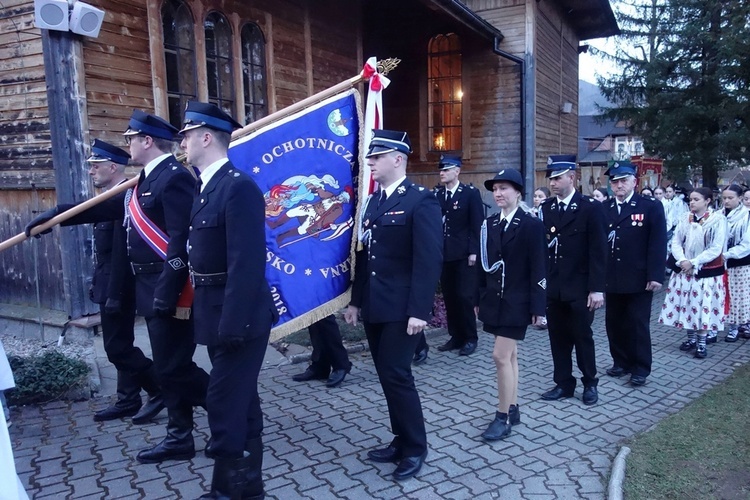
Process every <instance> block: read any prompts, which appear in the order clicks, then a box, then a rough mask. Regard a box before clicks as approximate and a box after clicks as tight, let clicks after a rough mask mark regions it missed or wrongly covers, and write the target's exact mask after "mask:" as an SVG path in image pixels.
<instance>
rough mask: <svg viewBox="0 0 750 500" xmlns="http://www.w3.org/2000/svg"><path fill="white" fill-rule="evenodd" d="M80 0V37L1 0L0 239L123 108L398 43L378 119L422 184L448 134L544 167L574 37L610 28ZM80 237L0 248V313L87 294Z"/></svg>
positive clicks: (562, 127)
mask: <svg viewBox="0 0 750 500" xmlns="http://www.w3.org/2000/svg"><path fill="white" fill-rule="evenodd" d="M39 1H40V0H36V2H39ZM86 3H88V4H89V5H92V6H94V7H96V8H98V9H101V10H103V11H104V20H103V24H102V27H101V30H100V32H99V34H98V36H97V37H95V38H93V37H86V36H81V35H77V34H74V33H71V32H67V31H65V32H64V31H52V30H41V29H39V28H38V27H37V26H36V25H35V21H34V17H35V10H34V9H35V1H34V0H4V1H3V11H2V12H1V13H0V239H2V240H5V239H7V238H10V237H11V236H13V235H16V234H18V233H20V232H22V231H23V227H24V225H25V223H26V222H28V221H29V220H30V219H31V218H32V217H33V216H34V214H36V213H38V212H40V211H43V210H46V209H48V208H50V207H51V206H53V205H54V204H56V203H57V202H58V201H59V202H72V201H81V200H84V199H86V198H89V197H91V196H92V195H93V194H95V193H94V189H93V187H92V185H91V183H90V181H89V179H88V175H87V167H86V166H85V158H86V157H87V155H88V148H89V144H90V143H91V142H92V141H93V139H96V138H99V139H103V140H106V141H109V142H112V143H114V144H118V145H120V146H122V147H125V141H124V137H123V136H122V135H121V134H122V132H123V131H124V130H125V128H126V127H127V121H128V118H129V116H130V114H131V112H132V110H133V108H140V109H143V110H146V111H149V112H155V113H156V114H158V115H160V116H162V117H164V118H167V119H168V120H170V121H171V122H172V123H173V124H175V125H178V124H179V123H180V121H181V118H182V110H183V109H184V108H185V103H186V102H187V101H189V100H193V99H198V100H202V101H211V102H214V103H216V104H218V105H219V106H221V107H222V108H224V109H225V110H227V111H228V112H230V113H231V114H232V115H233V116H234V117H235V118H236V119H237V120H238V121H239V122H241V123H248V122H251V121H253V120H255V119H257V118H260V117H263V116H265V115H267V114H269V113H272V112H274V111H276V110H279V109H282V108H284V107H286V106H288V105H290V104H293V103H295V102H297V101H300V100H302V99H304V98H305V97H308V96H310V95H312V94H314V93H316V92H318V91H321V90H323V89H325V88H327V87H330V86H332V85H335V84H337V83H339V82H341V81H343V80H345V79H348V78H350V77H352V76H354V75H356V74H358V73H359V72H360V70H361V69H362V66H363V64H364V61H365V60H366V59H367V58H368V57H369V56H375V57H377V58H379V59H381V58H386V57H397V58H399V59H401V60H402V62H401V64H400V65H399V66H398V68H397V69H395V70H394V71H393V72H392V73H391V74H390V75H389V77H390V78H391V80H392V83H391V85H390V87H389V88H388V89H387V90H386V91H385V93H384V116H385V127H386V128H392V129H400V130H406V131H408V133H409V135H410V137H411V140H412V144H413V148H414V153H413V155H412V157H411V159H410V162H409V165H410V176H411V177H412V178H414V179H415V180H416V181H417V182H420V183H422V184H424V185H425V186H428V187H432V186H434V185H435V184H437V182H438V176H437V170H436V163H437V159H438V157H439V155H440V154H441V153H443V152H457V153H460V154H462V155H463V158H464V168H463V169H462V175H461V178H462V181H464V182H473V183H474V184H477V185H481V182H482V181H483V180H485V179H486V178H488V177H490V176H491V175H492V174H494V173H495V172H497V171H498V170H499V169H502V168H514V169H519V170H521V172H522V173H523V174H524V176H525V178H526V182H527V185H528V186H531V185H533V184H535V185H540V184H543V183H544V174H543V169H544V166H545V163H546V158H547V156H548V155H549V154H555V153H568V152H570V153H575V152H576V150H577V143H578V141H577V135H578V118H577V109H578V54H579V53H580V52H581V51H582V50H583V48H584V47H585V41H586V40H589V39H593V38H600V37H607V36H612V35H616V34H617V33H618V32H619V30H618V27H617V23H616V21H615V17H614V15H613V12H612V9H611V6H610V3H609V1H608V0H463V1H461V0H378V1H374V0H86ZM361 91H362V92H363V93H364V92H365V89H364V88H362V89H361ZM529 191H532V190H531V189H529ZM91 246H92V242H91V232H90V228H87V227H78V228H62V229H56V230H55V231H54V232H53V234H52V235H48V236H46V237H43V238H41V239H39V240H34V241H27V242H24V243H22V244H20V245H17V246H16V247H13V248H12V249H9V250H6V251H4V252H2V253H0V265H1V266H2V274H0V317H2V316H6V317H12V316H14V315H15V316H18V317H23V316H29V315H30V316H31V317H33V318H34V320H35V321H36V320H37V319H38V318H37V316H39V317H41V316H42V315H43V314H42V313H41V312H39V311H57V312H59V313H60V314H62V315H63V316H65V317H66V318H67V317H73V318H75V317H78V316H82V315H85V314H89V313H93V312H95V310H94V305H93V304H91V303H90V302H89V301H88V299H87V292H86V290H87V288H88V285H87V284H86V278H85V277H86V276H88V275H89V274H90V268H91V253H92V252H91ZM19 311H20V312H19ZM24 311H25V312H24ZM29 311H31V313H29ZM34 311H36V312H34ZM45 314H46V313H45ZM38 321H40V322H41V321H42V320H41V319H39V320H38ZM0 331H2V327H0Z"/></svg>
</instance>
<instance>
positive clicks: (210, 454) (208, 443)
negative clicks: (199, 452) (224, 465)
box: [203, 437, 217, 460]
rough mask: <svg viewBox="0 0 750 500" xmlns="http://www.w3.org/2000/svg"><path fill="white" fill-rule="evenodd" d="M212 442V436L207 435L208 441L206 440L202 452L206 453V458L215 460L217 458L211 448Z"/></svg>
mask: <svg viewBox="0 0 750 500" xmlns="http://www.w3.org/2000/svg"><path fill="white" fill-rule="evenodd" d="M213 443H214V438H212V437H209V438H208V441H206V447H205V448H203V454H204V455H206V458H210V459H212V460H215V459H216V458H217V457H216V453H214V452H213V450H212V449H211V445H212V444H213Z"/></svg>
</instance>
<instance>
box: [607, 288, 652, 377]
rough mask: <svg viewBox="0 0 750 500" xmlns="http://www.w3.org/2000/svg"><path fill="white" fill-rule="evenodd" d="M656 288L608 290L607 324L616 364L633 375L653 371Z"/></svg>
mask: <svg viewBox="0 0 750 500" xmlns="http://www.w3.org/2000/svg"><path fill="white" fill-rule="evenodd" d="M653 295H654V294H653V292H646V291H643V292H639V293H607V310H606V313H605V317H604V318H605V324H606V327H607V337H608V338H609V352H610V354H611V355H612V361H613V362H614V365H615V366H618V367H620V368H623V369H625V370H626V371H628V372H630V373H631V374H633V375H639V376H642V377H648V376H649V375H650V374H651V328H650V326H649V323H650V321H651V299H652V298H653Z"/></svg>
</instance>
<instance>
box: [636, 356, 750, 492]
mask: <svg viewBox="0 0 750 500" xmlns="http://www.w3.org/2000/svg"><path fill="white" fill-rule="evenodd" d="M696 376H700V373H699V372H698V371H696ZM749 388H750V366H748V365H745V366H742V367H741V368H739V369H737V371H735V373H733V374H732V375H731V376H730V377H729V378H728V379H727V380H726V381H725V382H723V383H722V384H720V385H719V386H717V387H714V388H712V389H710V390H709V391H708V392H706V393H705V394H704V395H702V396H701V397H699V398H698V399H696V400H695V401H693V402H692V403H690V404H689V405H687V406H686V407H685V408H684V409H683V410H682V411H680V412H679V413H677V414H675V415H672V416H670V417H668V418H666V419H665V420H663V421H662V422H660V423H659V424H658V425H657V426H656V427H655V428H654V429H653V430H651V431H650V432H646V433H643V434H640V435H639V436H637V437H635V438H634V439H633V440H632V441H631V442H630V443H629V444H628V446H630V448H631V450H632V452H631V453H630V455H628V458H627V466H626V476H625V483H624V493H625V498H627V499H628V500H636V499H637V500H642V499H643V500H645V499H675V500H676V499H680V500H683V499H701V500H710V499H722V500H734V499H738V500H739V499H747V498H750V432H749V431H750V424H748V422H749V421H750V420H749V419H750V415H749V414H748V409H750V390H749ZM633 418H638V415H637V414H634V415H633Z"/></svg>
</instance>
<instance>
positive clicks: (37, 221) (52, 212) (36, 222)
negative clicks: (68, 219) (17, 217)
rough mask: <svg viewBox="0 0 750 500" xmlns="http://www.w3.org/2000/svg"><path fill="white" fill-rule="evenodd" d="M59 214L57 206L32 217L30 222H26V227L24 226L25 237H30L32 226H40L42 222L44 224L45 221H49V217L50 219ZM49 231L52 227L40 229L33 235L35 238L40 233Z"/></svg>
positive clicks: (38, 236)
mask: <svg viewBox="0 0 750 500" xmlns="http://www.w3.org/2000/svg"><path fill="white" fill-rule="evenodd" d="M59 214H60V209H59V208H58V207H54V208H50V209H49V210H47V211H46V212H42V213H40V214H39V215H37V216H36V217H34V218H33V219H32V221H31V222H29V223H28V224H26V227H25V228H24V230H23V232H24V233H26V237H27V238H30V237H31V230H32V229H33V228H35V227H37V226H41V225H42V224H44V223H45V222H47V221H49V220H50V219H52V218H53V217H55V216H56V215H59ZM51 231H52V229H51V228H50V229H47V230H46V231H42V232H41V233H39V234H35V235H34V236H35V237H36V238H41V236H40V235H42V234H47V233H49V232H51Z"/></svg>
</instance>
